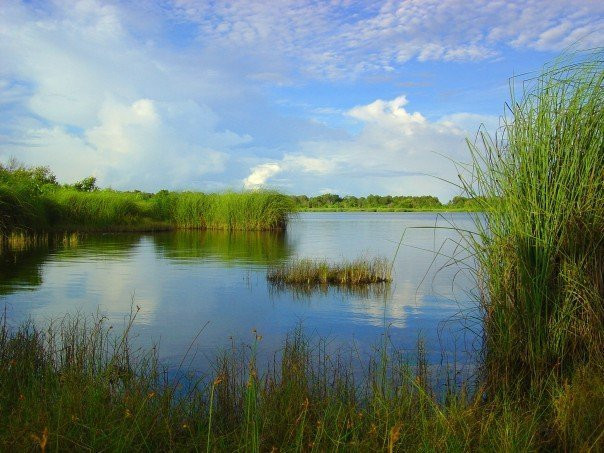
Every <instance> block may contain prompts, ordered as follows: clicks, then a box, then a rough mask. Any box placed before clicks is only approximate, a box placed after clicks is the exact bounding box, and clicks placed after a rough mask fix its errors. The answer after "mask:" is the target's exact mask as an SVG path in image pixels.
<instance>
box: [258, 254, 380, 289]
mask: <svg viewBox="0 0 604 453" xmlns="http://www.w3.org/2000/svg"><path fill="white" fill-rule="evenodd" d="M391 268H392V266H391V263H389V262H388V260H386V259H385V258H374V259H362V258H361V259H356V260H353V261H343V262H342V263H330V262H328V261H326V260H312V259H308V258H302V259H297V260H293V261H291V262H289V263H286V264H284V265H282V266H280V267H274V268H272V269H269V271H268V273H267V278H268V280H269V281H270V282H273V283H283V284H287V285H295V284H302V285H350V286H353V285H366V284H370V283H386V282H390V281H391V280H392V275H391Z"/></svg>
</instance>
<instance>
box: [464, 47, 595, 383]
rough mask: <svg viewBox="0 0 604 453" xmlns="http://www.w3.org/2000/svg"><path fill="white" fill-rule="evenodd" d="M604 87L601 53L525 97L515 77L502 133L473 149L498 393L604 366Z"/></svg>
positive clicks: (536, 82) (490, 366)
mask: <svg viewBox="0 0 604 453" xmlns="http://www.w3.org/2000/svg"><path fill="white" fill-rule="evenodd" d="M514 82H515V81H513V83H514ZM603 85H604V52H603V51H602V50H601V49H599V50H596V51H594V52H591V53H589V54H576V55H572V56H571V57H569V59H568V60H560V61H558V62H556V63H555V64H553V65H551V66H548V67H546V68H545V70H544V71H543V73H542V74H541V75H539V76H538V77H536V78H534V79H531V80H526V81H524V82H523V83H522V86H521V87H520V92H518V91H517V90H516V89H515V88H514V84H512V93H511V95H512V96H511V100H510V102H509V104H508V110H507V114H506V115H505V116H504V118H503V125H502V126H503V127H502V134H501V136H500V137H498V138H495V139H493V138H491V137H490V136H488V135H487V134H486V133H482V134H480V136H479V138H480V140H479V141H478V142H477V143H476V144H473V145H471V150H472V152H473V156H474V165H473V175H472V178H473V179H472V180H468V181H466V188H467V191H468V193H469V195H470V196H472V197H473V198H475V199H476V200H477V201H478V202H480V203H481V204H482V210H483V211H484V212H485V214H484V217H477V226H478V229H479V240H477V241H475V242H474V244H473V246H474V249H475V251H476V257H477V259H478V261H479V267H480V269H479V277H480V278H479V283H480V285H481V288H482V290H483V309H484V333H485V345H484V346H485V376H486V378H487V379H488V381H489V382H490V383H491V384H493V385H492V388H504V389H512V388H514V389H518V390H521V391H523V389H528V388H530V387H532V386H533V384H535V385H540V384H542V383H544V382H545V381H547V380H549V379H552V378H553V379H554V380H555V381H560V380H561V379H563V378H570V377H571V376H572V375H573V372H574V370H575V369H577V368H578V367H581V366H583V365H584V364H586V363H590V364H592V365H591V366H592V367H597V366H598V365H597V364H598V363H599V364H600V366H601V364H602V363H603V362H602V360H603V358H602V354H603V353H604V86H603Z"/></svg>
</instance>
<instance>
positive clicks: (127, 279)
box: [0, 213, 477, 370]
mask: <svg viewBox="0 0 604 453" xmlns="http://www.w3.org/2000/svg"><path fill="white" fill-rule="evenodd" d="M452 224H453V225H455V226H456V227H458V228H462V229H472V226H473V223H472V220H471V217H470V216H469V215H468V214H463V213H455V214H434V213H302V214H298V215H296V216H294V218H293V219H292V221H291V223H290V224H289V226H288V230H287V232H286V233H282V234H275V233H259V232H254V233H241V232H234V233H229V232H211V231H205V232H204V231H178V232H170V233H160V234H105V235H89V236H87V237H85V238H84V239H83V240H81V241H80V242H79V243H78V244H77V246H72V247H63V246H56V247H54V246H53V247H41V248H35V249H31V250H28V251H26V252H20V253H17V252H14V253H5V254H4V255H2V256H1V263H0V306H5V307H6V311H7V316H8V320H9V322H10V323H11V324H17V323H19V322H20V321H21V320H24V319H27V318H32V319H34V320H35V321H37V322H41V323H43V322H46V321H48V320H50V319H55V318H57V317H61V316H63V315H65V313H75V312H79V313H82V314H85V315H87V314H92V313H97V312H98V313H100V314H102V315H104V316H107V318H108V320H109V322H110V323H113V324H115V325H116V327H119V326H121V325H122V323H123V322H124V319H125V317H126V316H127V315H128V313H130V309H131V306H132V304H134V305H135V306H136V305H138V306H139V307H140V312H139V313H138V315H137V317H136V322H135V329H134V331H135V334H136V336H137V338H136V340H135V341H136V342H137V343H138V344H141V345H151V344H154V343H159V351H160V358H161V359H162V361H163V362H164V363H166V364H168V365H169V366H170V365H172V366H174V365H177V364H179V363H180V361H181V359H182V356H183V354H184V353H185V351H187V349H188V348H189V345H191V344H192V341H193V340H194V338H195V337H196V334H197V333H198V331H199V330H200V328H201V327H202V326H205V327H204V328H203V331H202V333H201V334H200V335H199V337H198V339H197V341H196V342H195V343H194V349H195V350H196V351H197V354H196V355H195V357H194V358H193V359H192V360H191V361H190V365H191V366H193V367H194V368H196V369H199V370H204V369H207V367H208V366H209V363H210V360H211V358H212V357H214V355H215V354H216V351H218V350H221V349H224V348H227V347H229V345H231V344H233V343H249V342H251V341H252V340H253V338H254V336H253V334H252V330H253V329H256V330H257V332H259V333H260V334H261V335H262V336H263V340H262V343H261V352H262V354H264V355H265V356H266V357H269V356H270V354H272V352H274V351H276V350H277V349H278V348H279V347H280V346H281V344H282V340H283V337H284V336H285V335H286V334H287V333H288V332H291V331H292V329H294V328H295V327H296V326H297V325H299V324H300V323H301V324H302V326H303V327H304V329H305V331H306V332H307V333H309V334H311V335H312V336H321V337H326V338H328V339H329V344H330V347H331V348H337V347H339V346H348V345H354V348H355V349H356V350H357V351H359V353H360V354H365V353H367V352H369V351H371V349H372V347H373V346H374V345H376V344H377V343H379V342H380V341H381V338H382V335H383V334H384V332H386V331H387V333H388V335H389V337H390V340H391V342H392V345H394V346H395V347H396V348H398V349H403V350H410V351H413V350H414V349H415V345H416V343H417V341H418V338H420V337H421V338H423V339H424V340H425V342H426V345H427V349H428V358H429V360H430V361H431V362H432V363H437V362H439V361H441V359H442V354H443V352H445V353H447V354H448V358H449V360H451V358H452V357H453V360H457V361H461V362H464V361H468V360H471V356H469V355H468V354H466V353H465V351H468V350H471V349H473V348H476V347H477V343H476V342H477V336H476V335H477V332H475V331H474V333H472V330H470V329H468V328H467V322H468V319H470V320H471V319H472V318H473V317H475V315H476V310H475V308H474V307H475V305H476V304H475V298H474V296H473V295H472V287H473V284H472V279H471V274H470V273H469V272H468V270H467V269H466V266H467V265H468V264H469V263H468V262H467V260H465V261H463V262H459V260H463V259H464V258H466V255H467V252H466V251H465V250H464V249H463V247H460V246H459V242H460V238H459V234H458V233H457V232H456V231H454V230H452V229H451V226H452ZM435 227H436V228H435ZM403 232H404V237H403V241H402V246H401V247H400V250H399V251H398V253H397V255H396V258H395V260H394V281H393V283H392V284H391V285H390V286H389V287H387V288H385V289H383V290H382V291H379V290H370V291H367V292H360V293H351V292H348V291H341V290H338V289H328V290H322V291H314V292H301V291H297V292H294V291H290V290H279V289H276V288H274V287H272V286H271V285H270V284H269V283H268V282H267V281H266V270H267V268H268V267H269V266H273V265H277V264H279V263H281V262H284V261H287V260H289V259H292V258H294V257H313V258H327V259H329V260H334V261H337V260H339V259H342V258H356V257H359V256H366V257H372V256H384V257H387V258H388V259H393V258H394V256H395V253H396V251H397V245H398V243H399V241H400V240H401V236H402V235H403ZM435 251H437V252H438V253H435ZM378 289H379V288H378ZM460 318H462V319H464V320H465V321H464V322H462V321H461V320H460ZM187 363H189V362H187Z"/></svg>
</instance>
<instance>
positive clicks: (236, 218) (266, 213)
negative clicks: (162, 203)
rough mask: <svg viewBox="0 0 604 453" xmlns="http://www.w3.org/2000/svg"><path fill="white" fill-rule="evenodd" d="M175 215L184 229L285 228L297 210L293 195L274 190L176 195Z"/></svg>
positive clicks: (174, 200) (174, 217) (176, 220)
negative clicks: (293, 212) (290, 197)
mask: <svg viewBox="0 0 604 453" xmlns="http://www.w3.org/2000/svg"><path fill="white" fill-rule="evenodd" d="M173 203H174V204H173V211H172V218H173V221H174V223H175V224H176V225H177V226H179V227H183V228H202V229H217V230H280V229H285V227H286V225H287V220H288V215H289V213H290V212H292V210H293V203H292V201H291V200H290V199H289V197H287V196H285V195H282V194H280V193H277V192H273V191H254V192H224V193H214V194H204V193H194V192H182V193H176V194H173Z"/></svg>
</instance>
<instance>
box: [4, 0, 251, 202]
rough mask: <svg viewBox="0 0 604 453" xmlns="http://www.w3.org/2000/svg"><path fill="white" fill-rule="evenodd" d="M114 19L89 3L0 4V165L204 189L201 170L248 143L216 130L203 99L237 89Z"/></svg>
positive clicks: (219, 166)
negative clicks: (10, 160) (13, 161)
mask: <svg viewBox="0 0 604 453" xmlns="http://www.w3.org/2000/svg"><path fill="white" fill-rule="evenodd" d="M125 20H126V19H125V12H124V11H123V10H121V9H120V7H119V6H117V5H112V4H108V3H104V2H99V1H95V0H82V1H77V2H56V3H49V4H46V5H44V8H38V9H36V8H31V7H28V5H26V4H23V3H21V2H18V1H8V2H7V3H6V7H5V5H4V4H3V7H2V8H1V9H0V88H1V89H2V95H0V102H1V103H3V104H5V105H6V104H8V103H9V102H10V103H12V104H11V110H10V111H9V110H8V109H7V110H4V112H3V111H2V110H0V114H4V115H5V116H4V117H3V118H4V119H5V120H4V121H3V130H2V134H3V135H4V136H2V135H0V158H7V157H8V156H15V157H16V158H18V159H20V160H23V161H25V162H26V163H31V164H36V165H37V164H47V165H50V166H51V168H52V169H53V170H54V171H55V172H56V173H57V175H58V176H59V178H60V179H62V180H65V181H74V180H76V179H81V178H83V177H85V176H87V175H89V174H94V175H95V176H97V177H98V178H99V182H100V183H101V184H103V185H111V186H113V187H117V188H140V189H145V190H157V189H159V188H162V187H168V188H190V187H197V188H205V187H206V177H207V175H209V174H212V173H222V172H223V171H224V170H225V163H226V161H227V160H228V156H229V154H230V153H232V152H233V149H235V148H236V147H237V146H239V145H241V144H244V143H247V142H249V141H250V139H251V138H250V137H249V136H248V135H245V134H237V133H235V132H233V131H230V130H228V129H227V128H225V127H224V126H221V125H220V124H219V123H220V119H219V117H218V115H217V114H216V113H215V112H214V111H213V109H212V108H210V107H209V105H208V104H207V103H206V102H205V100H206V99H212V98H214V97H222V98H228V96H229V93H231V92H237V91H238V88H237V86H236V85H235V84H232V85H231V86H229V87H225V86H224V84H223V83H222V82H224V80H228V78H226V77H222V76H221V74H220V73H219V71H217V70H213V71H209V69H208V70H206V69H202V70H199V71H198V70H197V69H195V70H191V69H190V68H191V63H192V58H187V57H190V55H185V54H169V53H165V52H164V51H163V50H162V49H161V48H160V47H158V46H156V45H155V44H154V43H153V42H152V41H141V40H140V39H137V38H135V37H134V36H133V35H131V33H130V31H131V30H130V29H129V28H128V27H126V26H124V23H125ZM208 73H209V74H210V75H207V76H206V74H208ZM220 79H223V80H222V81H221V83H218V82H217V80H220ZM211 184H213V185H215V183H211Z"/></svg>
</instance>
